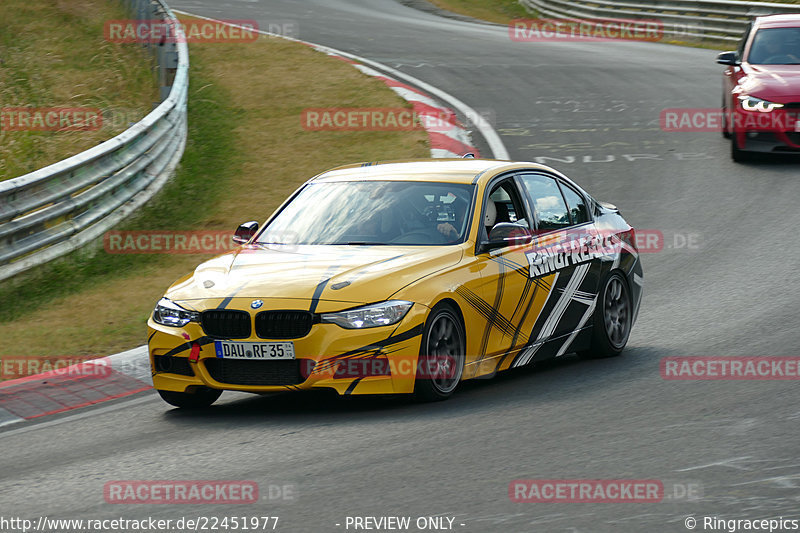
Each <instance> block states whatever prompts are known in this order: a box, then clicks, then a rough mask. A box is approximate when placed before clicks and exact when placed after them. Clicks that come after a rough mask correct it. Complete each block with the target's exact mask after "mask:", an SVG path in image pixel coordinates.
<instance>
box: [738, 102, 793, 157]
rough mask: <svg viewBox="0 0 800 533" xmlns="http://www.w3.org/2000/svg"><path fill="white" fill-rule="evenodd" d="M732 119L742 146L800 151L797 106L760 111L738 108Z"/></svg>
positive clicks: (760, 149)
mask: <svg viewBox="0 0 800 533" xmlns="http://www.w3.org/2000/svg"><path fill="white" fill-rule="evenodd" d="M732 122H733V125H734V128H733V132H734V135H736V141H737V144H738V145H739V148H740V149H742V150H747V151H749V152H765V153H768V152H779V153H800V127H798V124H800V110H797V109H791V110H783V109H780V110H775V111H771V112H769V113H761V112H758V111H744V110H742V109H737V110H736V112H735V113H734V114H733V121H732Z"/></svg>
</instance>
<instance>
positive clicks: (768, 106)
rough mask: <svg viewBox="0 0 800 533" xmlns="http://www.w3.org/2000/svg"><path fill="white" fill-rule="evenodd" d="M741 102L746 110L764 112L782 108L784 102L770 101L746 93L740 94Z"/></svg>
mask: <svg viewBox="0 0 800 533" xmlns="http://www.w3.org/2000/svg"><path fill="white" fill-rule="evenodd" d="M739 103H741V104H742V108H744V110H745V111H761V112H762V113H769V112H770V111H772V110H773V109H780V108H781V107H783V104H778V103H775V102H768V101H767V100H762V99H761V98H756V97H755V96H748V95H746V94H742V95H740V96H739Z"/></svg>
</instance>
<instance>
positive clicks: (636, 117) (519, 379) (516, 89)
mask: <svg viewBox="0 0 800 533" xmlns="http://www.w3.org/2000/svg"><path fill="white" fill-rule="evenodd" d="M171 5H172V7H174V8H178V9H183V10H186V11H190V12H193V13H197V14H200V15H205V16H209V17H217V18H227V19H256V20H257V21H258V22H259V23H260V25H261V26H262V27H265V26H267V25H268V24H270V23H281V22H286V21H290V22H296V23H298V27H299V37H300V38H302V39H305V40H309V41H312V42H315V43H319V44H324V45H329V46H333V47H336V48H340V49H342V50H345V51H348V52H351V53H355V54H358V55H361V56H364V57H367V58H369V59H372V60H377V61H380V62H382V63H385V64H387V65H389V66H391V67H394V68H396V69H399V70H400V71H402V72H406V73H408V74H411V75H413V76H415V77H417V78H419V79H421V80H424V81H425V82H427V83H430V84H432V85H434V86H437V87H439V88H441V89H443V90H445V91H447V92H449V93H451V94H453V95H454V96H456V97H457V98H459V99H461V100H463V101H464V102H466V103H467V104H469V105H470V106H472V107H473V108H476V109H479V110H484V111H487V112H488V114H489V115H491V116H493V121H494V124H495V127H496V129H497V130H498V132H499V133H500V134H501V138H502V140H503V142H504V143H505V144H506V146H507V148H508V150H509V152H510V154H511V157H512V158H515V159H522V160H533V159H535V158H545V157H549V158H557V159H540V160H541V161H544V162H547V163H550V164H552V165H553V166H555V167H556V168H558V169H559V170H561V171H563V172H565V173H567V174H568V175H570V176H571V177H573V178H574V179H576V180H577V181H578V182H580V183H581V184H583V185H584V186H585V187H586V188H587V189H588V190H589V191H590V192H591V193H593V194H594V195H595V196H596V197H597V198H599V199H602V200H606V201H610V202H612V203H615V204H617V205H618V206H620V207H621V209H622V212H623V214H624V215H625V216H626V217H627V219H628V220H629V222H631V223H632V224H633V225H634V226H635V227H637V228H640V229H654V230H659V231H661V232H662V233H663V234H664V236H665V241H666V242H665V247H664V250H663V251H661V252H659V253H651V254H644V255H643V262H644V269H645V297H644V301H643V304H642V311H641V314H640V316H639V321H638V323H637V324H636V327H635V328H634V330H633V335H632V337H631V339H630V343H629V346H628V348H627V350H626V351H625V353H624V354H623V356H622V357H619V358H616V359H612V360H605V361H595V362H578V361H577V360H575V359H574V358H571V357H569V358H565V359H564V360H562V361H559V362H557V363H555V364H552V365H548V366H547V367H545V368H539V369H525V370H522V371H519V372H514V373H511V374H506V375H503V376H500V377H498V378H496V379H494V380H486V381H483V380H482V381H477V382H474V383H467V384H465V385H464V386H463V387H462V388H461V389H460V390H459V391H458V394H457V395H456V396H454V397H453V398H452V399H451V400H450V401H448V402H444V403H440V404H434V405H415V404H408V403H406V402H403V401H396V400H386V399H363V398H347V399H338V400H333V401H332V400H331V399H330V398H329V397H328V396H317V395H277V396H271V397H250V396H245V395H237V394H230V393H226V395H224V396H223V398H222V399H221V401H220V402H219V404H218V405H217V406H216V407H215V408H214V409H212V410H211V411H209V412H208V413H203V414H196V413H186V412H179V411H177V410H170V409H168V408H167V406H166V405H165V404H163V403H162V402H161V400H160V399H158V398H156V397H155V396H154V395H152V394H151V393H147V394H143V395H139V396H137V397H135V398H134V399H133V400H128V401H121V402H118V403H116V404H114V403H112V404H105V406H103V407H98V408H95V409H87V410H84V411H78V412H74V413H73V414H68V415H63V416H60V417H59V416H56V417H51V418H49V419H46V420H41V421H39V422H37V423H26V424H23V425H15V426H14V427H13V428H11V429H7V430H6V431H5V432H0V446H2V450H3V458H2V461H1V463H2V473H1V474H0V501H2V509H3V515H4V516H9V515H14V516H22V517H28V518H35V517H38V516H40V515H48V516H50V517H69V518H113V517H120V516H121V517H126V518H134V519H138V518H144V517H147V516H156V517H163V518H178V517H180V516H197V515H205V516H212V515H216V516H225V515H238V516H255V515H268V514H271V515H273V516H274V515H278V516H280V522H279V525H278V529H277V530H278V531H342V530H345V527H344V525H345V520H346V517H347V516H357V515H360V516H365V515H369V516H386V515H406V516H411V517H414V518H416V517H417V516H432V515H444V516H450V517H455V521H454V528H455V529H456V530H461V531H471V532H472V531H474V532H482V531H535V532H539V531H544V532H549V531H565V532H566V531H571V532H593V531H655V532H662V531H665V532H669V531H687V529H686V527H685V525H684V520H685V519H686V517H688V516H692V517H695V518H697V519H698V521H699V522H700V524H699V525H698V526H697V528H696V531H704V530H705V531H709V530H710V529H707V528H706V529H703V528H702V524H703V517H705V516H715V517H718V518H726V519H731V518H739V519H760V518H775V517H778V516H783V517H784V518H800V497H799V496H798V494H800V492H799V491H798V488H799V487H800V453H798V451H799V448H800V446H798V430H797V427H798V421H800V406H798V403H797V401H796V400H797V383H796V382H790V381H786V382H780V381H740V382H736V381H727V382H726V381H665V380H663V379H662V378H661V377H660V374H659V360H660V358H662V357H664V356H682V355H764V356H767V355H795V354H796V353H797V351H796V347H797V346H798V345H800V331H798V328H797V327H796V325H797V317H798V316H800V289H799V288H798V284H797V282H796V279H797V275H796V272H797V265H798V264H800V261H799V260H800V256H799V254H798V247H797V243H796V242H795V241H793V240H792V239H791V238H790V237H791V235H792V233H791V232H792V231H794V229H796V228H797V227H798V225H800V213H798V211H797V209H796V201H797V198H798V197H800V194H798V193H800V165H798V164H797V163H796V162H791V161H788V162H787V161H777V162H760V163H754V164H747V165H739V164H735V163H733V162H732V161H731V160H730V159H729V157H728V145H727V142H725V141H724V140H723V139H722V138H721V137H720V136H719V135H718V134H715V133H664V132H662V131H661V130H660V128H659V124H658V116H659V112H660V111H661V109H663V108H665V107H697V108H704V107H714V106H715V105H717V104H718V102H719V100H720V94H719V91H720V84H721V82H720V78H721V76H720V71H721V67H719V66H718V65H716V64H715V63H714V56H715V52H714V51H710V50H703V49H693V48H682V47H677V46H668V45H662V44H654V43H592V44H578V43H537V44H525V43H518V42H512V41H511V40H510V39H509V37H508V33H507V31H506V29H505V28H504V27H498V26H491V25H485V24H474V23H470V22H465V21H459V20H454V19H448V18H442V17H438V16H436V15H434V14H431V13H425V12H421V11H417V10H413V9H410V8H408V7H405V6H403V5H400V4H398V3H395V2H394V1H392V0H324V1H323V0H306V1H303V2H299V1H296V0H260V1H238V2H216V1H214V0H202V1H186V0H181V1H175V2H172V4H171ZM243 82H244V83H246V80H244V81H243ZM331 105H332V106H335V105H336V102H331ZM476 141H477V142H478V143H479V146H481V148H482V149H483V151H484V153H488V149H486V148H485V145H483V146H482V145H480V143H481V142H482V141H481V140H480V139H477V138H476ZM637 154H638V155H639V156H640V157H636V155H637ZM642 154H646V155H647V156H648V157H647V158H644V157H641V156H642ZM390 157H391V154H387V158H390ZM254 215H256V216H258V214H254ZM261 215H263V214H261ZM793 228H794V229H793ZM690 234H692V235H694V237H691V238H692V239H693V243H694V247H693V248H691V249H688V247H682V248H681V247H675V245H676V244H678V245H680V244H681V243H682V242H683V241H684V240H687V239H688V236H689V235H690ZM675 235H678V237H675ZM517 478H529V479H660V480H663V481H664V482H665V487H666V488H667V493H668V496H670V495H672V494H670V493H671V492H672V487H673V486H674V485H675V484H677V485H678V486H679V487H683V488H686V487H688V488H689V489H691V490H692V491H693V494H694V495H695V496H698V497H695V498H692V499H686V498H681V497H680V496H682V495H681V494H680V492H681V489H680V488H679V490H678V494H677V495H675V496H678V497H667V498H665V500H664V501H662V502H660V503H647V504H645V503H626V504H603V503H558V504H531V503H512V502H511V501H510V500H509V498H508V495H507V491H508V485H509V482H510V481H511V480H514V479H517ZM137 479H178V480H186V479H220V480H222V479H246V480H254V481H257V482H258V483H259V484H260V486H261V487H262V493H265V492H266V489H265V487H268V486H269V485H271V484H272V485H293V486H294V488H295V494H294V498H293V499H291V500H282V501H275V500H272V501H270V500H269V499H268V498H267V499H265V500H264V501H263V502H262V503H260V504H258V505H244V506H241V505H240V506H236V505H208V506H202V507H201V506H197V505H182V506H178V505H174V506H170V505H156V506H146V505H139V506H137V505H111V504H107V503H105V502H104V499H103V490H102V489H103V485H104V483H106V482H107V481H110V480H137ZM267 496H268V495H267ZM337 523H338V524H341V525H340V526H337V525H336V524H337ZM461 524H463V525H461ZM350 531H352V528H351V529H350Z"/></svg>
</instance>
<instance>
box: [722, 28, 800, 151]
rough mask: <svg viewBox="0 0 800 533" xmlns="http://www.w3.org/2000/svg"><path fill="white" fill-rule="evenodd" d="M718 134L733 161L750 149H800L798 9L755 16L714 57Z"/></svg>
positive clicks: (799, 42)
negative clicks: (731, 46)
mask: <svg viewBox="0 0 800 533" xmlns="http://www.w3.org/2000/svg"><path fill="white" fill-rule="evenodd" d="M717 63H720V64H722V65H727V68H726V69H725V74H724V77H723V92H722V114H723V129H722V133H723V135H724V136H725V137H727V138H730V140H731V157H733V159H734V161H743V160H746V159H749V158H750V157H751V156H752V155H753V154H754V153H757V152H761V153H765V152H770V153H800V121H798V115H799V114H800V14H792V15H768V16H763V17H756V18H755V19H754V20H753V21H752V22H751V23H750V25H749V26H748V28H747V30H746V31H745V34H744V37H742V40H741V42H740V43H739V48H738V50H736V51H733V52H723V53H721V54H719V56H717Z"/></svg>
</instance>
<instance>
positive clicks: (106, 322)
mask: <svg viewBox="0 0 800 533" xmlns="http://www.w3.org/2000/svg"><path fill="white" fill-rule="evenodd" d="M189 52H190V63H191V67H190V68H191V70H190V90H189V91H190V92H189V142H188V144H187V147H186V153H185V155H184V157H183V160H182V162H181V166H180V168H179V170H178V172H177V173H176V176H175V177H174V178H173V179H172V180H171V181H170V182H169V183H168V184H167V185H166V186H165V188H164V189H163V190H162V191H161V192H160V193H159V194H158V195H157V196H156V197H155V198H154V199H153V200H152V201H151V202H150V203H149V204H148V205H147V206H146V207H145V208H143V209H142V210H141V211H140V212H139V213H138V214H137V215H136V216H135V217H134V218H132V219H130V220H128V221H126V222H125V223H124V225H123V226H121V227H119V228H117V229H120V230H153V229H156V230H157V229H172V230H176V231H178V230H179V231H185V230H200V229H208V230H226V231H230V232H231V233H232V232H233V230H234V229H235V228H236V226H237V225H238V224H239V223H240V222H243V221H246V220H260V221H263V220H264V219H266V218H267V216H268V215H269V214H270V213H271V212H272V211H273V210H274V209H275V208H276V207H277V206H278V205H279V204H280V203H281V202H282V201H283V200H284V199H285V198H286V197H287V196H288V195H289V194H290V193H291V192H292V191H293V190H294V189H296V188H297V187H298V186H299V185H300V184H301V183H303V182H304V181H305V180H306V179H308V178H309V177H311V176H313V175H314V174H316V173H318V172H321V171H323V170H326V169H327V168H330V167H333V166H336V165H340V164H346V163H352V162H356V161H374V160H381V159H383V160H385V159H403V158H415V157H429V155H430V152H429V149H428V147H427V136H426V134H425V132H424V131H420V130H414V131H397V132H374V131H372V132H370V131H358V132H334V131H306V130H304V129H303V128H302V127H301V122H300V115H301V112H302V110H303V109H305V108H309V107H395V108H396V107H401V106H406V107H407V103H406V102H405V101H404V100H402V99H400V98H399V97H398V96H397V95H396V94H395V93H393V92H392V91H391V90H389V89H388V88H387V87H386V86H385V85H384V84H383V82H381V81H379V80H377V79H374V78H370V77H367V76H365V75H364V74H361V73H360V72H359V71H358V70H356V69H354V68H353V67H352V66H351V65H349V64H348V63H346V62H343V61H339V60H337V59H334V58H331V57H328V56H326V55H324V54H321V53H319V52H316V51H314V50H312V49H311V48H309V47H307V46H304V45H301V44H297V43H291V42H288V41H285V40H282V39H277V38H268V37H261V38H260V39H259V40H258V41H256V42H253V43H238V44H236V43H204V44H192V45H190V48H189ZM208 257H210V256H209V255H116V254H108V253H106V252H105V251H103V249H102V248H99V247H94V248H88V249H84V250H81V251H78V252H76V253H74V254H72V255H70V256H68V257H66V258H64V259H62V260H58V261H55V262H53V263H51V264H47V265H44V266H42V267H41V268H39V269H36V270H35V271H33V272H30V273H25V274H22V275H20V276H18V277H16V278H14V279H12V280H8V281H6V282H3V284H2V285H0V338H2V339H3V343H2V345H0V357H3V356H5V357H14V356H63V357H69V356H83V355H106V354H109V353H114V352H117V351H120V350H124V349H128V348H132V347H135V346H138V345H141V344H143V343H144V342H146V329H145V321H146V319H147V316H148V315H149V313H150V312H151V311H152V308H153V305H154V304H155V302H156V301H157V300H158V298H159V297H160V296H161V294H163V292H164V290H165V289H166V287H167V286H168V285H169V284H170V283H172V282H173V281H174V280H175V279H177V278H178V277H180V276H181V275H183V274H186V273H187V272H190V271H191V269H192V268H193V267H194V266H196V265H197V264H198V263H200V262H201V261H203V260H205V259H207V258H208Z"/></svg>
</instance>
